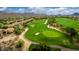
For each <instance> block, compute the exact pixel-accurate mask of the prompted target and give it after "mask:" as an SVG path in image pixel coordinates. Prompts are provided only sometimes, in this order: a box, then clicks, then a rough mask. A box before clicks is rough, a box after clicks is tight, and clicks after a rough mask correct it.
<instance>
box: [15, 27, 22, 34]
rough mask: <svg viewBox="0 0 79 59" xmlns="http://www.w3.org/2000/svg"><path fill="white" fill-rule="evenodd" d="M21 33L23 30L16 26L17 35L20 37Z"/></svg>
mask: <svg viewBox="0 0 79 59" xmlns="http://www.w3.org/2000/svg"><path fill="white" fill-rule="evenodd" d="M21 31H22V30H21V29H20V27H19V26H15V27H14V32H15V34H16V35H19V34H20V33H21Z"/></svg>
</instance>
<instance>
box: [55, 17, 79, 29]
mask: <svg viewBox="0 0 79 59" xmlns="http://www.w3.org/2000/svg"><path fill="white" fill-rule="evenodd" d="M56 23H58V24H60V25H62V26H64V27H69V28H75V29H79V21H74V20H72V19H69V18H56Z"/></svg>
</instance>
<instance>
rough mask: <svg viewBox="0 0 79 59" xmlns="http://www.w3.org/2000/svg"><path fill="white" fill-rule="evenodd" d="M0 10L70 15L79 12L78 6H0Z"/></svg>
mask: <svg viewBox="0 0 79 59" xmlns="http://www.w3.org/2000/svg"><path fill="white" fill-rule="evenodd" d="M0 12H7V13H35V14H46V15H71V14H74V13H79V7H0Z"/></svg>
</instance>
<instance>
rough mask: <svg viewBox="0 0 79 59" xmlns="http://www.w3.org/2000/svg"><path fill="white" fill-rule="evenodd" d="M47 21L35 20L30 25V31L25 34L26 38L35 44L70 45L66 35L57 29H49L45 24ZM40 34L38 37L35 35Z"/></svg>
mask: <svg viewBox="0 0 79 59" xmlns="http://www.w3.org/2000/svg"><path fill="white" fill-rule="evenodd" d="M45 21H46V20H34V21H33V22H30V23H29V24H28V28H29V30H28V31H27V33H25V38H28V39H29V40H32V41H34V42H39V43H45V44H50V45H52V44H55V45H57V44H58V45H62V44H63V45H66V44H70V42H69V39H70V37H68V36H67V35H66V34H64V33H61V32H59V31H57V30H55V29H49V28H47V24H44V22H45ZM36 33H39V34H38V35H35V34H36Z"/></svg>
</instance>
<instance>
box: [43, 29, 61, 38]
mask: <svg viewBox="0 0 79 59" xmlns="http://www.w3.org/2000/svg"><path fill="white" fill-rule="evenodd" d="M42 33H43V35H44V36H46V37H61V36H62V34H61V33H59V32H58V31H55V30H52V31H50V30H45V31H43V32H42Z"/></svg>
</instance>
